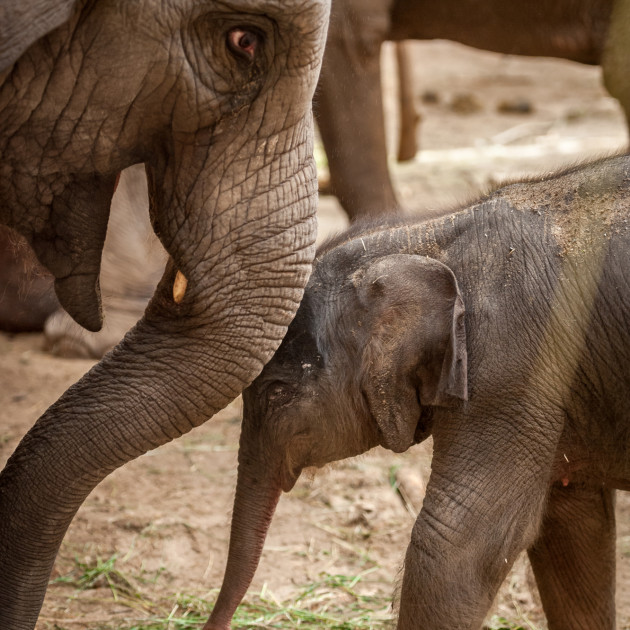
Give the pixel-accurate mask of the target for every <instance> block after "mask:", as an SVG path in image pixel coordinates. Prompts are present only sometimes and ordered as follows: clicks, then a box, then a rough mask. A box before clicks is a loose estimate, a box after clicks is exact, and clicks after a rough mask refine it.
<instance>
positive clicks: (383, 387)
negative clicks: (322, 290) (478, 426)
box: [354, 254, 468, 452]
mask: <svg viewBox="0 0 630 630" xmlns="http://www.w3.org/2000/svg"><path fill="white" fill-rule="evenodd" d="M354 282H355V286H356V289H357V292H358V298H359V302H360V304H361V306H362V308H363V310H364V313H365V315H364V319H365V320H366V321H365V323H363V324H362V328H363V329H364V330H365V333H364V334H365V337H364V340H365V341H364V347H363V358H362V361H363V363H362V365H363V370H362V372H363V376H362V383H361V386H362V388H363V392H364V394H365V396H366V399H367V401H368V405H369V407H370V412H371V413H372V415H373V417H374V419H375V420H376V423H377V425H378V427H379V430H380V433H381V435H382V443H383V446H385V447H387V448H389V449H391V450H393V451H395V452H402V451H404V450H406V449H407V448H409V446H411V444H413V441H414V440H413V438H414V433H415V430H416V426H417V424H418V420H419V419H420V407H421V405H424V406H427V405H433V406H443V407H444V406H450V405H453V404H455V403H456V402H457V400H458V399H459V400H467V398H468V388H467V374H466V369H467V354H466V331H465V327H464V302H463V300H462V297H461V295H460V292H459V288H458V286H457V280H456V278H455V276H454V275H453V272H452V271H451V270H450V269H449V268H448V267H447V266H446V265H444V264H442V263H441V262H439V261H437V260H433V259H431V258H426V257H424V256H411V255H406V254H393V255H391V256H386V257H384V258H380V259H378V260H376V261H374V262H373V263H371V264H370V266H369V267H368V268H367V269H366V270H365V273H363V274H360V275H357V276H355V280H354Z"/></svg>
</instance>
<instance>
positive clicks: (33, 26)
mask: <svg viewBox="0 0 630 630" xmlns="http://www.w3.org/2000/svg"><path fill="white" fill-rule="evenodd" d="M74 5H75V0H15V1H9V2H2V3H1V4H0V73H2V72H3V71H4V70H7V69H8V68H10V67H11V66H12V65H13V64H14V63H15V62H16V61H17V60H18V58H19V57H20V55H21V54H22V53H23V52H24V51H25V50H26V49H27V48H28V47H29V46H30V45H31V44H33V43H34V42H36V41H37V40H38V39H39V38H40V37H43V36H44V35H46V33H50V31H53V30H55V29H56V28H57V27H58V26H61V25H62V24H63V23H64V22H67V21H68V19H70V15H71V14H72V10H73V8H74Z"/></svg>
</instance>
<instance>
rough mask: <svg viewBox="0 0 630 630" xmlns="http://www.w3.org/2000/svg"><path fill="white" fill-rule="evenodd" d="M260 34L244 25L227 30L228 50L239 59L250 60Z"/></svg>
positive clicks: (256, 48) (259, 42)
mask: <svg viewBox="0 0 630 630" xmlns="http://www.w3.org/2000/svg"><path fill="white" fill-rule="evenodd" d="M261 43H262V35H261V34H260V33H258V32H257V31H254V30H252V29H248V28H245V27H236V28H233V29H231V30H230V31H228V34H227V45H228V48H229V50H230V51H231V52H232V53H233V54H234V55H236V56H237V57H239V58H241V59H246V60H247V61H252V60H253V59H254V56H255V55H256V52H257V51H258V48H259V47H260V44H261Z"/></svg>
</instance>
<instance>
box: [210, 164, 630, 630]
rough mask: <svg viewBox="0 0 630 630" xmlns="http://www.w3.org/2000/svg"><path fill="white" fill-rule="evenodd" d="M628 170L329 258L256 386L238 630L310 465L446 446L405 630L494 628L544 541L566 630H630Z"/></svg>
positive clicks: (568, 176) (247, 425)
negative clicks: (620, 583)
mask: <svg viewBox="0 0 630 630" xmlns="http://www.w3.org/2000/svg"><path fill="white" fill-rule="evenodd" d="M629 220H630V157H628V156H620V157H613V158H609V159H606V160H601V161H598V162H594V163H592V164H588V165H586V166H582V167H579V168H575V169H572V170H569V171H566V172H563V173H560V174H557V175H554V176H553V177H549V178H546V179H541V180H538V181H526V182H523V183H516V184H511V185H509V186H506V187H505V188H502V189H501V190H498V191H496V192H494V193H492V194H490V195H489V196H487V197H486V198H484V199H482V200H481V201H479V202H478V203H475V204H474V205H472V206H470V207H467V208H464V209H462V210H460V211H458V212H455V213H454V214H451V215H449V216H443V217H441V218H438V219H433V220H431V221H411V220H410V221H407V222H402V223H398V224H389V225H377V226H371V227H367V228H366V227H364V228H363V229H361V228H353V229H352V230H351V231H350V232H348V233H346V234H344V235H342V236H340V237H338V238H337V239H336V240H334V241H332V242H329V243H328V244H327V245H325V246H324V247H323V248H322V249H321V250H320V251H319V253H318V256H317V262H316V266H315V269H314V271H313V275H312V277H311V279H310V282H309V284H308V287H307V289H306V293H305V295H304V299H303V301H302V304H301V306H300V309H299V311H298V314H297V316H296V318H295V320H294V321H293V323H292V324H291V326H290V328H289V331H288V334H287V336H286V338H285V339H284V342H283V343H282V346H281V347H280V349H279V350H278V352H277V354H276V355H275V356H274V358H273V359H272V361H271V362H270V363H269V364H268V365H267V366H266V367H265V368H264V370H263V372H262V373H261V375H260V376H259V377H258V378H257V379H256V381H255V382H254V383H253V384H252V385H251V387H250V388H249V389H248V390H246V391H245V392H244V394H243V397H244V404H245V407H244V419H243V429H242V436H241V443H240V451H239V473H238V487H237V491H236V503H235V507H234V514H233V521H232V539H231V542H230V550H229V559H228V564H227V569H226V576H225V580H224V583H223V587H222V589H221V593H220V595H219V598H218V601H217V604H216V607H215V609H214V612H213V614H212V616H211V618H210V621H209V622H208V624H207V625H206V630H210V629H212V630H217V629H220V630H225V629H227V628H229V627H230V619H231V616H232V614H233V612H234V610H235V608H236V606H237V605H238V603H239V602H240V600H241V598H242V596H243V595H244V594H245V592H246V590H247V587H248V585H249V583H250V580H251V578H252V576H253V574H254V571H255V568H256V565H257V563H258V559H259V556H260V552H261V549H262V546H263V542H264V538H265V534H266V530H267V527H268V525H269V523H270V521H271V518H272V515H273V511H274V507H275V505H276V502H277V501H278V498H279V495H280V493H281V490H284V491H288V490H290V489H291V488H292V487H293V485H294V484H295V482H296V480H297V478H298V477H299V475H300V472H301V470H302V468H304V467H306V466H323V465H324V464H326V463H327V462H331V461H334V460H339V459H341V458H344V457H348V456H351V455H357V454H359V453H363V452H364V451H367V450H368V449H370V448H372V447H373V446H376V445H377V444H381V445H383V446H385V447H387V448H389V449H391V450H393V451H395V452H401V451H404V450H405V449H407V448H409V446H411V445H412V444H414V443H417V442H420V441H421V440H424V439H425V438H426V437H427V436H428V435H430V434H431V435H432V436H433V439H434V456H433V464H432V472H431V477H430V479H429V482H428V485H427V492H426V498H425V500H424V505H423V507H422V510H421V512H420V514H419V516H418V519H417V521H416V523H415V526H414V528H413V533H412V535H411V541H410V543H409V547H408V549H407V554H406V559H405V568H404V577H403V583H402V591H401V600H400V612H399V619H398V628H401V629H405V630H409V629H412V628H413V629H414V630H415V629H419V628H420V629H422V630H438V629H439V630H441V629H443V628H458V630H465V629H477V628H479V627H480V625H481V624H482V622H483V619H484V616H485V615H486V613H487V611H488V609H489V607H490V605H491V603H492V600H493V598H494V596H495V594H496V592H497V590H498V588H499V586H500V585H501V582H502V581H503V579H504V578H505V576H506V574H507V572H508V570H509V568H510V566H511V565H512V563H513V561H514V560H515V558H516V557H517V555H518V554H519V552H520V551H521V550H523V549H526V550H527V552H528V554H529V557H530V560H531V563H532V566H533V569H534V573H535V576H536V581H537V583H538V586H539V590H540V595H541V598H542V602H543V605H544V609H545V612H546V615H547V619H548V623H549V628H550V629H552V630H562V629H567V630H568V629H575V628H580V629H581V630H612V629H613V628H614V627H615V607H614V591H615V585H614V576H615V523H614V511H613V504H614V492H615V489H628V488H630V457H629V451H630V360H629V359H630V229H629V223H628V222H629Z"/></svg>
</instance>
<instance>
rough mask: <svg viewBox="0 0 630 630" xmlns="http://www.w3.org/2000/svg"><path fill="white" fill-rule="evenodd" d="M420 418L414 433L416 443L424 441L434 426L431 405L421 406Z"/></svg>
mask: <svg viewBox="0 0 630 630" xmlns="http://www.w3.org/2000/svg"><path fill="white" fill-rule="evenodd" d="M420 410H421V411H420V418H419V419H418V424H417V425H416V430H415V431H414V433H413V442H414V444H420V442H424V441H425V440H426V439H427V438H428V437H429V436H430V435H431V430H432V428H433V409H432V408H431V407H420Z"/></svg>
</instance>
